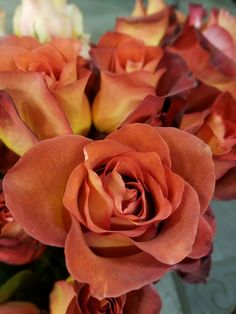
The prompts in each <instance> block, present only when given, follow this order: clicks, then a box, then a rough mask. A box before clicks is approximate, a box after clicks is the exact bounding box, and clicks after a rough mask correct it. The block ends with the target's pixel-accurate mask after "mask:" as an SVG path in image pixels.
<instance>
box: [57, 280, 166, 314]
mask: <svg viewBox="0 0 236 314" xmlns="http://www.w3.org/2000/svg"><path fill="white" fill-rule="evenodd" d="M74 289H75V292H76V296H75V297H74V298H73V300H72V301H71V303H70V305H69V307H68V309H67V311H66V314H85V313H98V314H102V313H107V314H143V313H146V314H159V313H160V310H161V299H160V297H159V295H158V293H157V291H156V290H155V288H154V286H152V285H148V286H145V287H143V288H141V289H139V290H135V291H131V292H129V293H127V294H124V295H121V296H119V297H116V298H105V299H102V300H98V299H96V298H94V297H93V296H92V295H91V292H90V288H89V285H87V284H81V283H78V282H75V283H74ZM57 313H60V312H57Z"/></svg>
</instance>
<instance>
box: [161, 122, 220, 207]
mask: <svg viewBox="0 0 236 314" xmlns="http://www.w3.org/2000/svg"><path fill="white" fill-rule="evenodd" d="M157 129H158V132H159V133H160V134H161V136H162V138H163V139H164V140H165V141H166V142H167V144H168V147H169V150H170V155H171V161H172V167H171V168H172V170H173V171H174V172H176V173H177V174H178V175H180V176H181V177H182V178H184V179H185V180H186V181H187V182H188V183H189V184H190V185H191V186H192V187H193V188H194V189H195V190H196V191H197V194H198V197H199V201H200V205H201V211H202V212H204V211H205V210H206V209H207V208H208V205H209V202H210V201H211V198H212V195H213V192H214V185H215V173H214V164H213V161H212V153H211V151H210V148H209V147H208V145H206V144H205V143H204V142H202V141H201V140H199V139H198V138H196V137H195V136H193V135H191V134H189V133H187V132H184V131H180V130H178V129H175V128H157ZM176 139H178V140H176ZM197 165H201V167H200V168H198V167H197Z"/></svg>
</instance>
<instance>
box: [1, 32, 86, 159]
mask: <svg viewBox="0 0 236 314" xmlns="http://www.w3.org/2000/svg"><path fill="white" fill-rule="evenodd" d="M0 51H1V52H2V54H1V56H2V57H1V61H0V89H2V90H5V91H7V92H8V94H9V96H10V97H11V99H10V98H9V97H8V96H7V95H6V94H5V93H3V92H1V95H0V96H1V97H0V111H1V114H0V139H1V140H2V141H3V143H4V144H5V145H6V146H7V147H8V148H10V149H11V150H12V151H14V152H15V153H16V154H18V155H22V154H23V153H24V152H25V151H26V150H27V149H28V147H29V146H30V145H32V143H35V142H37V141H38V140H43V139H45V138H50V137H54V136H58V135H64V134H70V133H75V134H86V133H87V132H88V131H89V129H90V125H91V114H90V105H89V102H88V99H87V96H86V95H85V87H86V85H87V81H88V79H89V76H90V71H88V70H87V69H86V68H85V66H84V62H85V60H83V58H82V57H80V55H79V54H80V51H81V43H80V41H78V40H74V39H61V38H60V39H59V38H57V39H54V40H52V41H51V42H50V43H48V44H43V45H42V44H40V43H39V42H38V41H37V40H36V39H34V38H32V37H21V38H17V37H15V36H10V37H7V38H5V39H2V40H1V41H0ZM81 63H82V64H81ZM6 121H7V122H6ZM42 121H43V123H42ZM26 135H27V136H26Z"/></svg>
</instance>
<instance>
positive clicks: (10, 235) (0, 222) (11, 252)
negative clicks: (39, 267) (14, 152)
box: [0, 181, 44, 265]
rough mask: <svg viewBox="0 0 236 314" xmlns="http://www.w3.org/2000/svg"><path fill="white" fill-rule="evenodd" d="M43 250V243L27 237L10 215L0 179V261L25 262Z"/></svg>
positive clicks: (37, 255)
mask: <svg viewBox="0 0 236 314" xmlns="http://www.w3.org/2000/svg"><path fill="white" fill-rule="evenodd" d="M43 251H44V245H41V244H40V243H39V242H38V241H37V240H35V239H32V238H31V237H29V236H28V235H27V234H26V233H25V231H24V230H23V229H22V228H21V227H20V225H19V224H18V223H17V222H16V221H15V220H14V219H13V217H12V216H11V214H10V212H9V210H8V208H7V207H6V204H5V197H4V193H3V191H2V181H0V261H1V262H4V263H8V264H14V265H21V264H26V263H29V262H31V261H33V260H35V259H36V258H38V257H39V256H40V255H41V254H42V252H43Z"/></svg>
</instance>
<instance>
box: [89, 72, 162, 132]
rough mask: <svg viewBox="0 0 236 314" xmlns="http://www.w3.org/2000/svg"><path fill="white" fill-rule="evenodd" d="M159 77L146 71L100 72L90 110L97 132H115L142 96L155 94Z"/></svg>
mask: <svg viewBox="0 0 236 314" xmlns="http://www.w3.org/2000/svg"><path fill="white" fill-rule="evenodd" d="M158 77H159V73H156V74H152V73H149V72H145V71H138V72H133V73H129V74H120V75H115V74H112V73H108V72H101V87H100V91H99V93H98V94H97V96H96V98H95V100H94V103H93V107H92V115H93V122H94V124H95V126H96V128H97V129H98V130H99V131H101V132H106V133H110V132H112V131H114V130H116V129H117V127H118V126H119V125H120V124H121V123H122V122H123V121H124V120H125V119H126V117H127V116H128V115H129V114H130V113H131V112H132V111H133V110H134V109H136V108H137V106H138V105H139V103H140V102H141V101H142V100H143V99H144V97H145V96H147V95H154V94H155V89H154V86H155V85H156V83H157V80H158ZM117 90H119V93H117Z"/></svg>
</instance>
